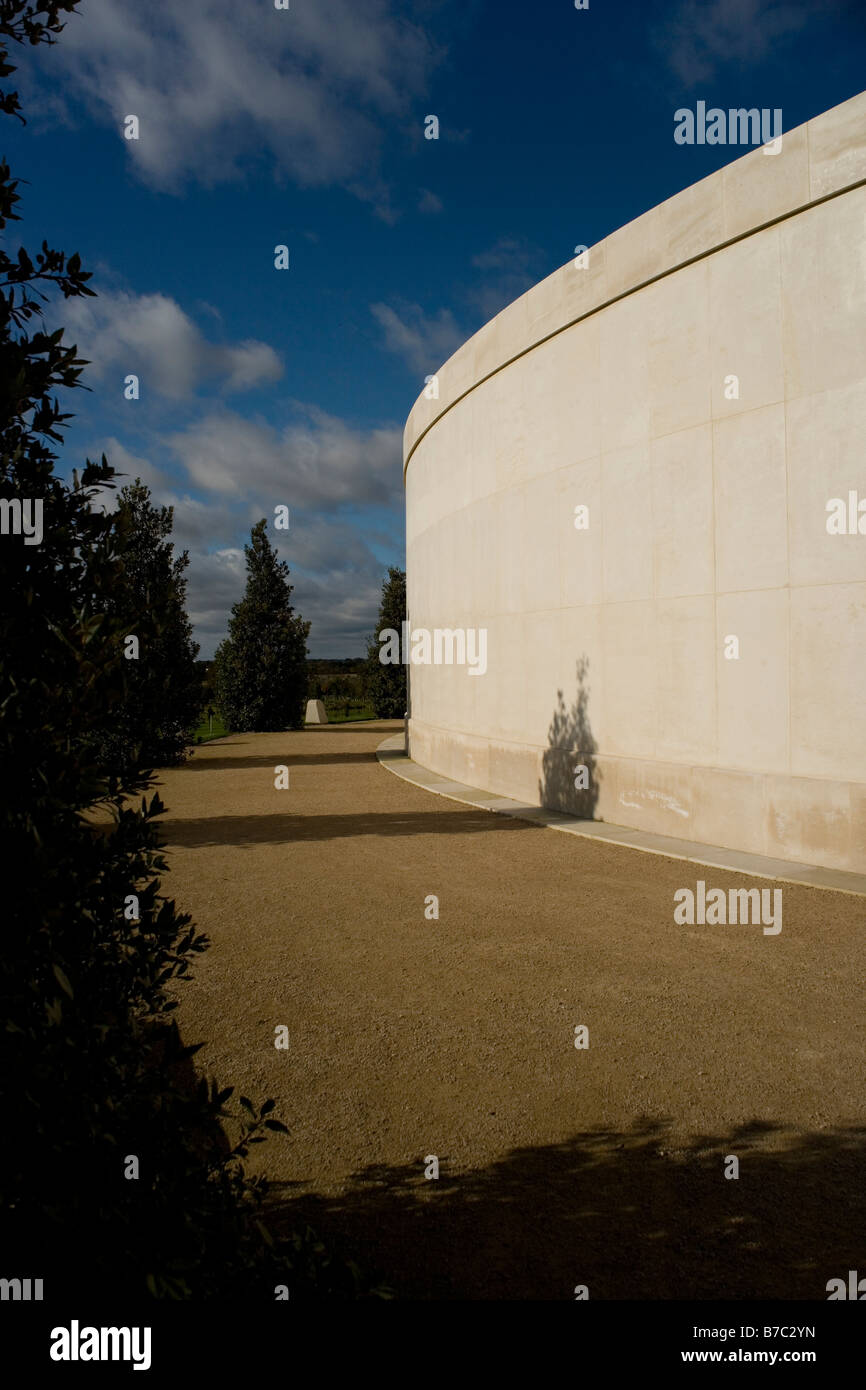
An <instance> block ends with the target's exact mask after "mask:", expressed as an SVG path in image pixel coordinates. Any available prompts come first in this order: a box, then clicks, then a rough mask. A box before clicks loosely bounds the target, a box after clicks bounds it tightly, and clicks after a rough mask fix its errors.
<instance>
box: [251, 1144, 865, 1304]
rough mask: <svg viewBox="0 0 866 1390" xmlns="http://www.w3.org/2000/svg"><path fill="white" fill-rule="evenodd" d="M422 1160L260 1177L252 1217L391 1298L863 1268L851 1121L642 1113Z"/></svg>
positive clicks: (752, 1292) (809, 1287) (645, 1295)
mask: <svg viewBox="0 0 866 1390" xmlns="http://www.w3.org/2000/svg"><path fill="white" fill-rule="evenodd" d="M424 1153H425V1151H424V1150H421V1152H420V1153H419V1155H418V1157H417V1160H416V1161H415V1162H414V1163H405V1164H370V1165H368V1166H367V1167H365V1168H363V1169H362V1170H360V1171H359V1172H356V1173H354V1174H353V1175H352V1177H351V1178H350V1179H349V1183H348V1187H347V1190H346V1191H345V1192H344V1193H342V1194H341V1195H338V1196H327V1195H323V1194H318V1193H317V1194H314V1195H299V1194H298V1193H297V1191H296V1190H294V1191H293V1190H292V1189H293V1188H294V1187H295V1184H289V1183H287V1184H280V1183H274V1184H273V1186H272V1188H271V1192H270V1201H269V1207H268V1212H267V1218H266V1219H267V1220H268V1224H269V1225H270V1227H271V1229H272V1230H274V1231H278V1230H279V1229H280V1227H281V1226H285V1225H287V1226H288V1228H289V1229H293V1228H295V1229H296V1228H298V1226H299V1225H301V1224H302V1223H303V1222H304V1221H309V1222H310V1224H311V1225H312V1226H313V1227H314V1229H315V1230H316V1231H317V1232H318V1233H319V1234H320V1236H322V1237H323V1238H325V1239H326V1240H328V1241H329V1243H332V1244H333V1245H334V1247H335V1248H337V1247H339V1246H348V1247H350V1248H351V1250H352V1251H353V1253H354V1254H355V1257H356V1258H357V1260H358V1261H359V1262H360V1263H361V1264H362V1265H363V1266H364V1267H365V1271H369V1272H370V1273H372V1272H373V1271H374V1270H375V1271H377V1273H378V1277H379V1278H380V1279H381V1280H382V1281H383V1282H384V1283H385V1284H387V1285H388V1286H390V1288H391V1289H393V1291H394V1293H395V1294H396V1295H397V1297H398V1298H402V1299H406V1298H408V1299H545V1300H558V1299H566V1300H570V1299H573V1298H574V1289H575V1286H576V1285H578V1284H585V1285H587V1286H588V1289H589V1297H590V1298H591V1299H624V1298H625V1299H679V1298H697V1299H741V1298H759V1299H808V1300H815V1299H817V1300H826V1298H827V1289H826V1286H827V1281H828V1280H829V1279H833V1278H837V1277H841V1278H847V1271H848V1270H849V1269H858V1268H859V1269H861V1270H862V1267H863V1242H862V1230H863V1217H864V1213H866V1196H864V1192H866V1186H864V1177H866V1130H864V1129H862V1128H856V1129H836V1130H829V1129H828V1130H826V1131H823V1132H820V1133H817V1132H804V1131H799V1130H787V1129H782V1128H780V1127H778V1126H776V1125H774V1124H771V1123H768V1122H765V1121H760V1120H753V1121H751V1122H750V1123H748V1124H743V1125H739V1126H737V1127H735V1128H734V1129H732V1130H731V1131H729V1132H728V1133H726V1134H715V1135H700V1136H693V1137H691V1138H688V1139H685V1138H677V1137H674V1134H673V1132H672V1130H671V1126H670V1123H669V1121H666V1120H665V1119H661V1118H652V1117H643V1118H641V1119H639V1120H637V1121H635V1123H634V1124H633V1125H632V1126H631V1127H630V1128H629V1129H627V1130H623V1131H621V1132H617V1131H616V1130H592V1131H587V1132H584V1133H579V1134H574V1135H572V1136H571V1137H570V1138H568V1139H566V1140H565V1141H563V1142H561V1143H554V1144H547V1145H539V1146H537V1147H532V1148H518V1149H512V1150H511V1151H510V1152H506V1153H503V1154H502V1155H501V1156H499V1157H497V1158H495V1159H494V1160H492V1161H491V1162H490V1163H489V1164H487V1166H486V1167H483V1168H478V1169H475V1170H473V1171H470V1172H456V1173H455V1172H454V1171H450V1172H449V1169H450V1168H451V1167H452V1165H451V1164H450V1163H449V1160H448V1155H447V1153H444V1152H443V1153H440V1154H439V1155H438V1157H439V1162H440V1176H439V1179H438V1180H431V1181H427V1180H425V1178H424V1166H425V1160H424V1157H423V1155H424ZM727 1155H735V1156H737V1157H738V1158H739V1163H740V1171H739V1178H737V1179H733V1178H726V1177H725V1161H726V1156H727ZM858 1262H859V1263H858Z"/></svg>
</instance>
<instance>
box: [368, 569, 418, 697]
mask: <svg viewBox="0 0 866 1390" xmlns="http://www.w3.org/2000/svg"><path fill="white" fill-rule="evenodd" d="M405 621H406V573H405V570H401V569H396V568H395V567H394V566H393V565H392V566H391V567H390V568H389V570H388V578H387V579H386V580H384V582H383V584H382V603H381V606H380V608H379V620H378V623H377V625H376V631H375V633H374V634H373V637H372V638H371V641H370V645H369V646H368V648H367V665H366V668H365V672H364V675H365V681H364V686H365V689H366V692H367V696H368V698H369V700H370V703H371V704H372V706H373V709H374V710H375V711H376V718H377V719H402V718H403V715H404V714H405V713H406V707H407V700H408V693H407V688H406V667H405V666H404V665H403V664H402V662H400V663H393V664H388V665H383V663H382V662H381V661H380V660H379V653H380V652H381V650H382V646H381V643H380V642H379V636H380V634H381V633H383V632H384V631H385V629H386V628H392V629H393V630H394V631H395V632H396V633H397V637H398V639H400V638H402V631H403V630H402V627H401V623H404V622H405Z"/></svg>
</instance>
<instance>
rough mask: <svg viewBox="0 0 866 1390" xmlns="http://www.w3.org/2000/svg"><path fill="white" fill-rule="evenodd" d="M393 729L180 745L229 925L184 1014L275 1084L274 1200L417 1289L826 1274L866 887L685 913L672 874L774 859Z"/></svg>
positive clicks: (662, 1286) (557, 1294)
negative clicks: (185, 749) (694, 839)
mask: <svg viewBox="0 0 866 1390" xmlns="http://www.w3.org/2000/svg"><path fill="white" fill-rule="evenodd" d="M401 727H402V725H401V724H400V723H397V722H396V721H394V722H390V723H386V722H376V723H374V722H371V723H367V724H360V725H359V724H349V725H345V724H344V725H330V726H326V727H323V728H315V729H314V728H308V729H306V730H303V731H299V732H294V733H286V734H257V735H252V734H247V735H238V734H235V735H230V736H229V737H227V738H225V739H223V740H220V741H217V742H214V743H211V744H207V745H203V746H202V747H201V748H200V749H198V750H197V751H196V753H195V754H194V756H193V758H192V759H191V760H190V762H189V763H188V764H186V765H185V766H183V767H181V768H177V769H172V770H168V771H166V772H164V773H163V774H162V775H161V781H162V796H163V799H164V801H165V802H166V805H167V807H168V811H167V814H166V816H165V817H163V820H162V824H163V834H164V838H165V840H166V842H167V845H168V851H167V858H168V862H169V864H170V866H171V873H170V874H169V875H168V876H167V879H166V885H165V886H166V891H168V892H170V894H171V896H173V897H174V898H175V899H176V900H177V902H178V905H179V906H180V907H181V908H182V909H184V910H188V911H190V912H192V913H193V916H194V920H195V922H196V924H197V926H198V928H199V929H200V930H203V931H206V932H207V933H208V935H209V936H210V937H211V941H212V947H211V949H210V950H209V951H208V952H207V953H206V954H205V955H204V956H203V957H201V958H200V959H199V960H198V961H197V962H196V964H195V966H194V980H193V982H192V983H190V984H188V985H185V986H178V990H177V993H178V997H179V998H180V999H181V1006H180V1008H179V1010H178V1018H179V1022H180V1026H181V1030H182V1033H183V1036H184V1040H185V1042H187V1043H192V1042H199V1041H204V1042H205V1043H206V1046H205V1047H204V1048H202V1050H201V1051H200V1052H199V1053H198V1054H197V1055H196V1058H195V1061H196V1065H197V1066H198V1067H199V1068H200V1069H201V1070H204V1071H207V1072H208V1073H211V1074H214V1075H216V1076H217V1077H218V1078H219V1081H220V1084H221V1085H223V1086H225V1085H234V1086H235V1087H236V1088H237V1091H238V1092H240V1093H241V1094H246V1095H250V1096H252V1097H253V1098H255V1099H257V1100H262V1099H264V1098H265V1097H266V1096H273V1097H274V1098H275V1100H276V1102H277V1108H276V1111H275V1113H276V1114H277V1115H278V1116H279V1117H280V1118H281V1119H283V1121H284V1122H285V1123H286V1124H287V1125H288V1127H289V1131H290V1134H289V1136H288V1137H284V1136H274V1138H273V1141H272V1142H270V1141H269V1142H268V1143H267V1144H263V1145H261V1146H259V1147H258V1148H257V1149H255V1150H254V1151H253V1152H252V1155H251V1162H250V1168H251V1170H253V1171H255V1170H258V1171H262V1172H265V1173H266V1174H267V1175H268V1177H269V1178H270V1179H271V1181H272V1183H273V1192H274V1201H275V1204H276V1206H277V1207H278V1208H279V1209H280V1210H281V1211H284V1212H285V1213H286V1216H287V1219H289V1220H290V1221H293V1222H295V1223H296V1222H297V1220H298V1219H299V1216H301V1215H302V1216H304V1217H307V1218H308V1219H310V1221H311V1222H312V1224H313V1225H314V1226H315V1227H316V1229H318V1230H320V1231H321V1232H322V1234H323V1235H324V1236H325V1237H326V1238H327V1239H328V1240H329V1241H331V1242H332V1243H333V1242H335V1241H337V1242H339V1243H341V1244H342V1245H343V1246H344V1247H345V1248H346V1249H347V1250H348V1251H349V1253H351V1254H354V1256H355V1258H356V1259H358V1261H359V1263H361V1265H362V1266H363V1267H364V1268H365V1269H367V1270H372V1271H375V1272H378V1273H380V1274H381V1275H382V1276H383V1277H384V1279H385V1280H386V1282H388V1283H390V1284H391V1285H392V1286H393V1287H394V1288H395V1289H396V1291H397V1292H398V1294H400V1295H401V1296H404V1297H406V1296H408V1297H420V1298H461V1297H468V1298H537V1299H559V1298H565V1299H571V1298H573V1296H574V1293H573V1291H574V1288H575V1286H576V1285H578V1284H585V1285H587V1286H588V1288H589V1296H590V1298H593V1299H595V1298H614V1297H616V1298H628V1297H633V1298H680V1297H723V1298H724V1297H741V1296H756V1297H761V1298H807V1299H814V1298H819V1299H823V1298H826V1293H825V1286H826V1283H827V1281H828V1280H829V1279H831V1278H834V1277H837V1276H840V1275H841V1276H842V1277H846V1272H847V1270H848V1269H849V1268H850V1269H853V1268H857V1267H858V1260H859V1261H860V1265H861V1266H862V1259H863V1230H864V1215H866V1183H864V1176H866V1128H864V1124H863V1119H864V1068H863V1052H864V1031H866V1028H864V1007H863V1005H864V999H863V981H864V978H866V972H864V965H866V933H864V930H863V928H864V920H866V905H864V902H863V900H862V899H860V898H857V897H855V896H852V895H847V894H844V893H838V892H832V891H824V890H821V889H816V888H810V887H804V886H801V885H792V884H789V883H784V884H777V885H775V886H778V887H780V888H781V889H782V897H783V927H782V931H781V933H780V934H779V935H778V936H764V935H763V932H762V930H761V928H760V927H759V926H733V927H731V926H726V927H716V926H694V927H683V926H677V925H675V923H674V920H673V908H674V898H673V895H674V892H675V891H676V889H677V888H681V887H691V888H692V889H694V887H695V881H696V879H697V878H704V879H705V880H706V882H707V886H708V887H719V888H723V889H727V888H730V887H740V886H744V887H748V886H750V884H751V886H754V880H749V879H747V878H745V877H743V876H739V877H738V876H737V874H735V873H731V872H728V871H725V870H723V869H718V870H716V869H706V870H705V869H703V868H700V867H698V866H696V865H694V864H690V863H688V862H684V861H682V860H674V859H667V858H665V857H663V856H661V855H655V854H652V855H650V854H641V853H636V852H634V851H633V850H630V849H628V848H624V847H621V846H618V845H614V844H608V843H604V842H602V841H597V840H590V839H584V838H578V837H573V836H569V835H561V834H552V833H550V832H549V831H547V830H545V829H543V828H540V827H538V826H536V825H533V824H531V823H529V822H526V821H519V820H516V819H512V818H510V817H501V816H493V815H490V814H489V812H486V811H483V810H478V809H476V808H474V807H471V806H462V805H459V804H457V803H454V802H450V801H447V800H445V799H444V798H443V797H440V796H435V795H433V794H432V793H431V792H429V791H426V790H423V789H421V788H419V787H416V786H413V785H411V784H409V783H407V782H404V781H402V780H400V779H399V778H397V777H394V776H392V775H391V774H390V773H389V772H388V771H387V770H386V769H385V768H384V767H382V766H380V765H379V763H378V762H377V759H376V754H375V750H376V748H377V747H378V746H379V745H380V744H381V743H382V741H383V739H385V738H386V737H387V736H388V735H392V734H395V733H398V732H399V731H400V729H401ZM278 764H285V765H287V766H288V768H289V772H290V787H289V789H288V790H286V791H277V790H275V788H274V776H275V767H276V766H277V765H278ZM762 886H773V885H762ZM431 894H435V895H436V896H437V897H438V899H439V916H438V920H431V919H428V918H427V917H425V899H427V898H428V896H429V895H431ZM279 1024H285V1025H286V1026H287V1027H288V1031H289V1049H288V1051H277V1050H276V1049H275V1047H274V1043H273V1040H274V1029H275V1027H276V1026H277V1025H279ZM579 1024H584V1025H586V1026H587V1027H588V1029H589V1048H588V1049H585V1050H584V1049H577V1048H575V1046H574V1032H575V1026H576V1025H579ZM430 1155H436V1156H437V1157H438V1161H439V1172H440V1176H439V1179H438V1180H431V1181H428V1180H425V1177H424V1170H425V1162H426V1161H427V1159H428V1156H430ZM727 1155H733V1156H735V1157H737V1158H738V1159H739V1178H738V1179H736V1180H727V1179H726V1178H725V1176H724V1172H725V1166H726V1165H725V1159H726V1156H727ZM730 1167H731V1165H730V1164H728V1168H729V1170H730Z"/></svg>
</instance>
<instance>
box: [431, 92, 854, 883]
mask: <svg viewBox="0 0 866 1390" xmlns="http://www.w3.org/2000/svg"><path fill="white" fill-rule="evenodd" d="M588 262H589V264H588V266H584V267H578V266H576V265H575V264H574V263H569V264H568V265H567V266H565V267H563V268H562V269H561V270H559V271H557V272H556V273H555V274H553V275H551V276H550V277H549V278H548V279H546V280H544V281H542V282H541V283H540V284H539V285H537V286H535V287H534V288H533V289H532V290H530V291H529V292H528V293H527V294H526V295H524V296H523V297H522V298H521V299H519V300H517V301H515V303H513V304H511V305H510V306H509V307H508V308H507V309H505V310H504V311H503V312H502V313H501V314H499V315H498V316H497V318H495V319H494V320H492V321H491V322H490V323H488V324H487V325H486V326H485V327H484V328H483V329H482V330H481V331H480V332H479V333H477V334H476V335H475V336H474V337H473V338H471V339H470V340H469V341H468V342H467V343H465V344H464V345H463V347H461V348H460V349H459V351H458V352H457V353H455V354H454V356H453V357H452V358H451V359H450V360H449V361H448V362H447V363H446V364H445V366H444V367H443V368H442V369H441V371H440V372H439V373H438V376H437V379H436V383H435V385H436V386H437V387H438V399H428V396H432V395H433V391H434V387H428V390H427V393H426V394H425V395H422V397H421V398H419V400H418V401H417V402H416V405H415V406H414V408H413V410H412V413H411V415H410V417H409V420H408V423H407V426H406V431H405V458H406V507H407V579H408V603H409V617H410V623H411V628H412V631H413V632H416V631H417V630H418V629H426V630H428V631H429V632H431V633H433V632H434V630H435V629H450V630H455V629H456V630H460V629H463V630H467V631H469V632H473V631H477V630H480V629H484V630H485V631H486V633H487V639H486V640H487V654H486V655H487V661H486V671H485V672H484V674H481V673H480V672H481V665H480V664H478V665H477V674H474V675H473V674H470V668H469V666H468V665H458V664H450V665H449V664H435V663H434V662H432V661H429V662H426V661H424V662H419V664H412V665H411V667H410V681H411V711H410V713H411V718H410V725H409V737H410V747H411V753H412V757H413V758H414V759H415V760H416V761H418V762H419V763H421V764H423V765H424V766H426V767H429V768H431V769H433V770H435V771H437V772H440V773H443V774H445V775H447V776H449V777H453V778H455V779H457V780H459V781H463V782H468V783H471V784H473V785H475V786H480V787H485V788H488V789H490V790H491V791H494V792H498V793H501V794H503V795H507V796H512V797H516V798H518V799H520V800H523V801H527V802H530V803H532V804H542V805H547V806H552V807H556V808H558V809H561V810H566V811H570V812H573V813H575V814H580V815H593V816H595V817H597V818H601V819H603V820H606V821H610V822H614V823H616V824H620V825H628V826H634V827H638V828H641V829H645V830H651V831H656V832H659V833H662V834H667V835H676V836H679V837H682V838H685V839H691V840H698V841H701V842H704V843H707V844H715V845H723V846H727V847H730V848H740V849H746V850H750V851H753V852H755V853H762V854H768V855H774V856H777V857H779V858H786V859H792V860H802V861H807V862H812V863H817V864H822V865H825V866H828V867H834V868H848V869H854V870H857V871H860V872H862V871H863V870H864V869H866V718H864V692H866V534H859V532H856V531H855V533H854V534H831V533H830V531H828V524H829V525H830V526H831V527H836V528H837V529H841V526H842V520H841V518H842V516H843V514H844V518H845V525H846V528H847V526H848V517H849V513H850V516H851V518H852V519H853V520H854V523H855V526H856V522H857V518H858V516H861V517H862V518H863V530H864V533H866V94H864V95H861V96H858V97H855V98H853V99H852V100H851V101H848V102H846V103H844V104H843V105H842V106H839V107H836V108H834V109H833V110H831V111H829V112H827V113H826V114H824V115H823V116H820V117H818V118H817V119H815V120H813V121H810V122H809V123H808V124H807V125H805V126H801V127H799V128H798V129H797V130H794V131H791V132H788V133H786V134H785V136H784V139H783V145H782V149H781V151H780V152H779V153H778V154H775V155H770V154H767V153H765V152H764V151H763V150H762V149H756V150H754V151H752V152H751V153H749V154H747V155H745V157H743V158H741V159H739V160H737V161H736V162H735V163H733V164H731V165H729V166H728V167H727V168H725V169H723V170H721V171H720V172H718V173H716V174H714V175H712V176H711V177H710V178H707V179H704V180H703V181H702V182H701V183H698V184H695V185H694V186H693V187H691V188H688V189H686V190H685V191H684V192H683V193H680V194H678V195H677V196H676V197H674V198H671V199H670V200H669V201H667V202H666V203H663V204H661V205H660V206H659V207H657V208H654V209H653V210H652V211H651V212H649V213H647V214H645V215H644V216H643V217H640V218H638V219H637V220H636V221H635V222H632V223H630V224H629V225H628V226H626V227H624V228H622V229H621V230H619V231H617V232H615V233H614V234H613V235H612V236H610V237H608V238H607V239H606V240H605V241H604V242H602V243H600V244H599V245H598V246H595V247H593V248H591V250H590V252H589V255H588ZM832 499H839V504H840V505H839V506H838V507H836V506H832V505H831V509H830V511H828V503H832ZM860 499H863V510H862V512H859V511H858V508H859V501H860ZM581 508H585V509H586V510H585V511H581V510H579V509H581ZM446 648H447V643H446ZM455 652H456V647H455ZM442 654H443V655H444V650H443V653H442ZM456 654H457V655H458V656H459V652H456ZM421 655H423V653H421ZM431 655H432V653H431ZM581 766H583V767H584V768H585V769H586V771H585V772H584V773H581V772H579V771H578V772H575V769H578V768H580V767H581ZM584 782H585V783H586V786H585V787H584V786H583V783H584ZM575 784H577V786H576V785H575Z"/></svg>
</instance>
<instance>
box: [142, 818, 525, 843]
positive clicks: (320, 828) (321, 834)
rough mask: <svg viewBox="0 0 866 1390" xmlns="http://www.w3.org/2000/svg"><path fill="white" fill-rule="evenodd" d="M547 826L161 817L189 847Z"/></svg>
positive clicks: (488, 821)
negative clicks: (176, 818)
mask: <svg viewBox="0 0 866 1390" xmlns="http://www.w3.org/2000/svg"><path fill="white" fill-rule="evenodd" d="M541 830H543V826H536V825H532V824H530V823H529V822H526V821H514V820H511V819H510V818H507V817H505V816H497V815H493V814H492V813H491V812H489V811H470V810H466V811H440V810H438V809H434V810H430V811H422V812H417V811H413V812H408V813H407V812H404V811H379V812H369V813H366V814H365V813H364V812H355V813H350V814H347V815H343V816H333V815H331V816H289V815H283V814H282V813H281V812H279V811H274V812H272V813H271V814H270V815H265V816H206V817H203V818H201V819H198V820H171V819H169V818H161V819H160V831H161V835H162V842H163V844H164V845H168V846H172V845H174V846H180V847H183V848H184V849H200V848H203V847H204V846H206V845H224V846H225V847H226V848H230V847H231V846H235V847H239V846H242V845H262V844H293V843H295V842H299V841H309V840H342V839H357V838H358V837H359V836H363V835H373V836H389V835H474V834H478V833H481V832H484V831H487V832H488V833H491V832H493V831H496V832H498V833H500V834H511V835H520V834H527V833H529V834H534V833H535V832H536V831H541Z"/></svg>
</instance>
